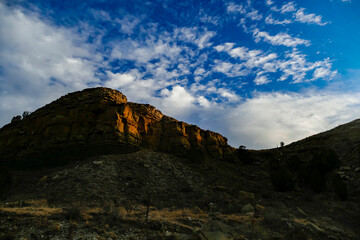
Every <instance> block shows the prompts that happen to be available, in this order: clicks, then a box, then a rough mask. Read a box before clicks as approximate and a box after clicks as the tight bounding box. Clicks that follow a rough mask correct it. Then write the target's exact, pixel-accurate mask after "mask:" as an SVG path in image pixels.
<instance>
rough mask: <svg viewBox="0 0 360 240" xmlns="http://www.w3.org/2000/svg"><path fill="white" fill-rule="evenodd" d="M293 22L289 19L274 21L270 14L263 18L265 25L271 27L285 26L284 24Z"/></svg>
mask: <svg viewBox="0 0 360 240" xmlns="http://www.w3.org/2000/svg"><path fill="white" fill-rule="evenodd" d="M292 22H293V21H292V20H290V19H284V20H278V19H274V18H273V16H272V15H271V14H269V15H268V16H267V17H266V18H265V23H266V24H272V25H286V24H290V23H292Z"/></svg>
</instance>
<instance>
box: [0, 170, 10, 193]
mask: <svg viewBox="0 0 360 240" xmlns="http://www.w3.org/2000/svg"><path fill="white" fill-rule="evenodd" d="M11 182H12V177H11V174H10V172H9V170H7V169H6V168H5V167H1V166H0V199H4V198H5V197H6V195H7V193H8V191H9V190H10V187H11Z"/></svg>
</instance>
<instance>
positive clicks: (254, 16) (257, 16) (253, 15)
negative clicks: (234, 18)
mask: <svg viewBox="0 0 360 240" xmlns="http://www.w3.org/2000/svg"><path fill="white" fill-rule="evenodd" d="M246 17H247V18H250V19H251V20H254V21H256V20H257V21H258V20H261V19H262V18H263V16H262V14H260V13H259V11H258V10H254V9H253V10H251V11H250V12H248V13H246Z"/></svg>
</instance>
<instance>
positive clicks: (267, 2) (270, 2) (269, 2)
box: [265, 0, 274, 6]
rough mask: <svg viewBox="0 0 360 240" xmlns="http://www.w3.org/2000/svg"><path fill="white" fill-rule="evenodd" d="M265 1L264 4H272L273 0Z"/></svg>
mask: <svg viewBox="0 0 360 240" xmlns="http://www.w3.org/2000/svg"><path fill="white" fill-rule="evenodd" d="M265 3H266V5H268V6H270V5H272V4H274V1H272V0H265Z"/></svg>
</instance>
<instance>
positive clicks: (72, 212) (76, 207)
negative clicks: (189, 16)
mask: <svg viewBox="0 0 360 240" xmlns="http://www.w3.org/2000/svg"><path fill="white" fill-rule="evenodd" d="M81 209H82V204H81V203H80V202H76V203H73V204H72V205H71V207H70V208H68V209H66V211H65V218H66V219H68V220H77V219H80V218H81Z"/></svg>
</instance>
